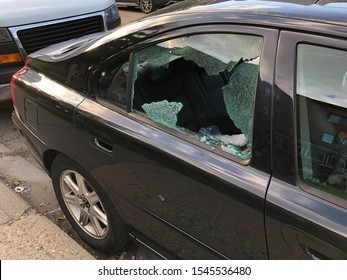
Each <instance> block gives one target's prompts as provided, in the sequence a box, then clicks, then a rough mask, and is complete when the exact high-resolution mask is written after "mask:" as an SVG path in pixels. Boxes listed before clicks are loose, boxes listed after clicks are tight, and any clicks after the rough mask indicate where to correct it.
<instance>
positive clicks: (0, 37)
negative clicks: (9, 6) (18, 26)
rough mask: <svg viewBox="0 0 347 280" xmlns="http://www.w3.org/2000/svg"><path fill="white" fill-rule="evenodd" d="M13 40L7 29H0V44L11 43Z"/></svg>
mask: <svg viewBox="0 0 347 280" xmlns="http://www.w3.org/2000/svg"><path fill="white" fill-rule="evenodd" d="M11 41H12V38H11V35H10V33H9V32H8V30H7V29H6V28H0V43H6V42H11Z"/></svg>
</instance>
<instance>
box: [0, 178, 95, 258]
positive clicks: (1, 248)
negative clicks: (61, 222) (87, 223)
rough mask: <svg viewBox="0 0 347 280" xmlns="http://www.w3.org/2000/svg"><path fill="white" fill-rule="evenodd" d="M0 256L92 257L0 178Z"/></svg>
mask: <svg viewBox="0 0 347 280" xmlns="http://www.w3.org/2000/svg"><path fill="white" fill-rule="evenodd" d="M0 197H1V202H2V203H1V204H0V259H2V260H91V259H94V257H93V256H92V255H91V254H89V253H88V252H87V251H86V250H85V249H84V248H82V247H81V246H80V245H79V244H78V243H77V242H76V241H75V240H73V239H72V238H71V237H70V236H68V235H67V234H66V233H65V232H63V231H62V230H61V229H60V228H59V227H58V226H57V225H55V224H54V223H53V222H51V221H50V220H49V219H48V218H46V217H45V216H41V215H39V214H38V213H37V212H36V211H35V210H34V209H33V208H32V207H31V206H30V205H29V204H27V203H26V202H25V201H24V200H23V199H22V198H21V197H20V196H19V195H18V194H16V193H15V192H14V191H13V190H12V189H10V188H9V187H8V186H6V185H5V184H4V183H3V182H1V181H0Z"/></svg>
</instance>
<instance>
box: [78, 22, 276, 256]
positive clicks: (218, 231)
mask: <svg viewBox="0 0 347 280" xmlns="http://www.w3.org/2000/svg"><path fill="white" fill-rule="evenodd" d="M277 34H278V32H277V31H276V30H270V29H263V28H253V27H242V26H235V25H210V26H208V25H204V26H199V27H191V28H185V29H181V30H176V31H172V32H167V33H164V34H162V35H160V36H158V37H156V38H151V39H150V40H147V41H145V42H143V43H142V44H141V48H138V49H136V48H135V49H134V50H133V52H131V53H129V55H124V56H122V57H121V58H117V59H116V60H115V61H112V62H111V63H109V64H107V63H106V66H105V64H103V66H102V67H101V68H100V69H99V71H96V74H95V76H94V85H95V86H94V94H95V96H96V97H94V96H89V97H87V98H86V100H85V101H83V102H82V103H81V104H80V105H79V106H78V108H77V110H76V115H75V118H76V126H77V128H78V131H79V133H80V135H81V137H84V138H85V137H87V139H88V142H89V145H87V146H86V147H85V149H86V157H87V158H89V166H88V167H87V168H88V169H89V170H90V172H91V173H92V175H93V176H94V177H95V178H97V180H98V181H99V182H100V183H101V185H102V186H103V187H104V188H105V190H106V191H107V193H108V194H109V196H110V197H111V198H112V200H113V201H114V202H115V204H116V205H117V207H118V209H119V210H120V212H121V214H122V216H123V219H124V220H125V221H126V222H127V223H128V225H129V226H130V228H131V229H132V234H133V235H135V236H136V237H137V238H140V239H141V240H142V241H144V240H146V242H147V244H151V246H157V247H156V248H165V249H166V251H167V252H168V253H169V254H170V256H171V257H172V256H175V257H176V258H184V259H215V258H234V259H266V258H268V255H267V248H266V238H265V230H264V198H265V194H266V190H267V187H268V183H269V180H270V142H269V140H270V128H271V126H270V125H271V98H272V80H273V71H272V69H273V68H274V59H275V55H274V54H275V50H276V46H277ZM211 42H213V43H212V45H211ZM217 42H218V43H217ZM231 53H232V54H233V55H231V56H230V57H229V54H231ZM217 54H218V56H217ZM222 56H226V58H227V60H223V59H222V58H221V57H222ZM231 58H232V59H231ZM142 78H143V79H142ZM231 81H232V82H231ZM182 92H184V93H182ZM243 92H244V93H243ZM195 94H196V96H195ZM202 99H204V100H205V101H206V100H207V101H206V102H205V101H204V103H203V105H201V100H202ZM234 101H235V102H238V105H237V106H234V104H233V102H234ZM223 114H224V115H223ZM241 114H244V115H241ZM231 116H233V117H234V118H236V119H237V120H234V123H232V122H231V121H230V118H231ZM223 118H224V119H223ZM207 119H209V121H207ZM211 119H213V120H212V121H211ZM217 123H218V127H217V125H216V124H217ZM235 123H236V124H235ZM216 127H217V128H218V129H220V130H221V131H223V130H225V131H229V133H231V132H230V131H231V130H232V129H235V130H236V131H239V132H238V134H243V138H242V136H241V138H242V139H243V141H244V139H247V141H248V142H247V144H246V143H244V144H238V145H240V146H242V148H240V147H237V145H236V144H235V145H234V144H230V145H229V144H224V142H223V143H221V140H216V139H215V137H216V135H217V134H218V133H216ZM221 134H222V133H221ZM242 139H241V140H242ZM223 141H224V140H223ZM159 250H160V249H159Z"/></svg>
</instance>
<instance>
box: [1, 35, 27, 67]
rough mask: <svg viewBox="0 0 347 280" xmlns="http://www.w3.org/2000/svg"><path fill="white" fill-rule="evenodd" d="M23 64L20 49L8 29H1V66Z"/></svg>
mask: <svg viewBox="0 0 347 280" xmlns="http://www.w3.org/2000/svg"><path fill="white" fill-rule="evenodd" d="M19 62H22V56H21V55H20V53H19V51H18V48H17V46H16V44H15V42H13V40H12V37H11V35H10V33H9V32H8V30H7V29H6V28H0V66H3V65H6V64H13V63H16V64H17V63H19Z"/></svg>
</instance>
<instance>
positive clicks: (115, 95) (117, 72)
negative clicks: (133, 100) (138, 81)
mask: <svg viewBox="0 0 347 280" xmlns="http://www.w3.org/2000/svg"><path fill="white" fill-rule="evenodd" d="M128 71H129V62H128V61H126V62H123V63H117V65H110V66H107V67H105V68H104V69H102V71H101V73H100V75H99V76H98V78H97V81H96V94H97V97H98V98H99V99H101V100H104V101H107V102H109V103H111V104H114V105H118V106H120V107H123V108H126V90H127V79H128Z"/></svg>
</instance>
